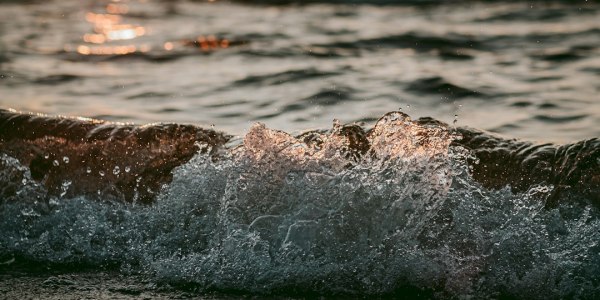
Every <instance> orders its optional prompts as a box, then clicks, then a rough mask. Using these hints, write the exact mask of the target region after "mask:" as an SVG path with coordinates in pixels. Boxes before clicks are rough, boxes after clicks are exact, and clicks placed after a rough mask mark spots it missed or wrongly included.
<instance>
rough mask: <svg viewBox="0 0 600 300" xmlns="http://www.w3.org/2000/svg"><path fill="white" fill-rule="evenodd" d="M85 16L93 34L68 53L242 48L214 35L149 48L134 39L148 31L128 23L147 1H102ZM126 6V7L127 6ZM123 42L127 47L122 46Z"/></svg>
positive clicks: (102, 53) (84, 38) (209, 50)
mask: <svg viewBox="0 0 600 300" xmlns="http://www.w3.org/2000/svg"><path fill="white" fill-rule="evenodd" d="M99 2H100V3H102V2H103V3H107V4H104V5H95V6H93V7H94V8H90V9H89V11H87V12H86V13H85V20H86V21H87V22H88V23H89V24H91V25H92V32H88V33H85V34H83V36H82V40H83V42H84V43H85V44H80V45H76V46H73V45H68V44H67V45H65V46H64V49H65V51H67V52H71V51H76V52H77V53H79V54H81V55H126V54H131V53H134V52H141V53H147V52H149V51H151V50H152V49H160V50H163V51H167V52H170V51H173V50H177V49H181V48H192V49H193V48H195V49H197V50H199V51H201V52H211V51H215V50H218V49H225V48H229V47H230V46H232V45H241V44H244V43H242V42H237V43H234V42H232V41H230V40H228V39H224V38H218V37H216V36H214V35H200V36H198V37H196V38H195V39H182V40H177V41H168V40H167V41H164V42H162V43H159V44H158V45H154V47H152V46H151V45H149V44H141V45H140V42H139V41H138V40H137V39H138V38H140V37H143V36H146V35H147V34H148V33H149V30H148V29H147V28H146V27H145V26H143V25H139V24H132V23H130V22H129V21H128V20H127V16H128V14H131V12H132V8H133V7H134V6H135V5H134V2H135V3H136V5H138V6H139V5H145V4H146V2H147V1H146V0H138V1H127V0H104V1H99ZM127 3H129V4H127ZM124 43H126V44H124Z"/></svg>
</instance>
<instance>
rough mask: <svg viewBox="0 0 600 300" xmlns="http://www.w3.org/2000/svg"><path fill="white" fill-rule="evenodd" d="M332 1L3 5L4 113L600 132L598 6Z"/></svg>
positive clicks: (564, 134) (575, 134)
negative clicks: (433, 122) (403, 116)
mask: <svg viewBox="0 0 600 300" xmlns="http://www.w3.org/2000/svg"><path fill="white" fill-rule="evenodd" d="M267 2H268V1H267ZM318 2H319V3H313V4H311V5H298V4H289V3H288V4H283V5H270V4H268V3H267V4H265V3H262V2H261V4H257V3H253V2H250V1H241V2H234V3H231V2H223V1H215V2H204V1H198V2H188V1H157V0H148V1H139V2H138V1H121V2H110V1H51V2H47V1H44V2H35V1H34V2H24V3H21V2H12V1H8V2H4V3H2V4H0V5H1V6H0V18H1V20H2V21H0V22H1V23H0V24H1V26H0V74H1V75H0V89H1V94H0V105H1V106H3V107H5V108H6V107H11V108H15V109H18V110H23V111H34V112H43V113H49V114H61V115H79V116H87V117H98V118H103V119H109V120H116V121H123V122H137V123H147V122H189V123H196V124H204V125H209V124H215V125H216V126H217V127H218V128H220V129H222V130H225V131H228V132H231V133H235V134H241V133H243V132H245V131H246V130H247V129H248V128H249V126H250V124H251V123H253V122H255V121H261V122H265V123H267V124H268V125H269V126H272V127H274V128H280V129H284V130H287V131H295V130H304V129H308V128H325V127H329V126H330V125H331V121H332V119H333V118H338V119H340V120H341V121H342V122H353V121H373V120H374V119H375V118H377V117H378V116H380V115H382V114H383V113H385V112H388V111H391V110H396V109H398V108H402V109H403V110H404V111H406V112H408V113H410V114H411V115H413V116H433V117H436V118H438V119H441V120H445V121H447V122H452V121H453V119H454V118H455V115H457V116H458V122H459V123H458V124H459V125H466V126H472V127H476V128H481V129H488V130H492V131H496V132H500V133H503V134H506V135H508V136H511V137H521V138H527V139H534V140H545V141H555V142H566V141H575V140H579V139H582V138H589V137H594V136H598V135H600V126H598V124H600V98H599V96H598V93H599V91H600V85H599V82H600V55H599V54H600V50H599V49H600V48H599V47H600V46H599V45H600V34H599V33H600V21H599V20H600V7H599V5H598V3H597V2H593V1H575V2H569V3H567V2H560V3H534V4H530V3H503V2H488V3H478V2H460V3H451V4H444V3H438V4H432V5H421V4H413V5H407V4H404V3H402V2H401V1H388V2H385V3H384V4H390V5H369V4H366V3H364V2H363V3H361V2H358V3H353V4H344V3H340V2H341V1H334V2H330V3H327V2H325V1H323V2H321V1H318ZM278 4H281V2H279V1H278Z"/></svg>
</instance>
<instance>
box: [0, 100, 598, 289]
mask: <svg viewBox="0 0 600 300" xmlns="http://www.w3.org/2000/svg"><path fill="white" fill-rule="evenodd" d="M0 155H1V156H0V187H2V189H0V192H1V194H0V197H1V199H2V201H1V202H0V232H2V235H0V258H2V259H3V260H4V261H6V262H7V263H6V264H3V265H0V268H10V265H11V264H14V263H15V261H17V263H20V264H32V263H33V264H49V265H53V266H64V265H68V266H86V267H88V268H89V267H91V268H98V269H100V268H106V267H108V266H111V267H117V268H118V269H119V270H121V271H122V272H125V273H138V274H144V275H145V276H148V277H150V278H152V280H154V281H156V282H160V283H168V284H171V285H175V286H178V285H183V286H188V287H189V286H194V287H195V288H196V289H197V290H198V291H200V292H201V293H203V292H208V291H215V290H216V291H220V292H232V291H235V292H238V293H239V292H242V293H260V294H264V295H296V296H298V295H300V296H301V295H338V296H348V295H362V296H365V295H367V296H374V295H380V296H381V295H388V296H389V295H396V296H400V295H413V296H415V297H421V298H431V297H434V298H454V297H477V298H498V297H517V298H547V297H550V298H595V297H597V296H598V291H599V282H598V278H599V274H600V269H599V266H600V256H598V253H599V250H600V248H599V247H600V245H599V244H598V241H600V218H599V216H600V215H599V211H598V210H599V208H600V202H599V198H598V195H599V194H600V193H599V191H600V171H599V170H600V166H599V165H600V141H599V140H598V139H590V140H585V141H581V142H577V143H573V144H567V145H553V144H533V143H529V142H524V141H518V140H508V139H502V138H499V137H497V136H494V135H491V134H489V133H486V132H483V131H479V130H475V129H468V128H461V127H458V128H456V127H453V126H449V125H447V124H444V123H442V122H439V121H436V120H434V119H429V118H423V119H419V120H411V119H410V117H408V116H407V115H406V114H404V113H401V112H390V113H387V114H385V115H384V116H382V117H381V118H380V119H379V120H378V121H377V122H376V123H375V124H373V126H371V127H368V128H366V127H361V126H358V125H354V124H347V125H343V124H341V123H339V122H335V123H334V125H333V127H332V128H331V129H324V130H315V131H306V132H304V133H302V134H299V135H291V134H288V133H286V132H283V131H278V130H273V129H270V128H267V127H266V126H265V125H263V124H260V123H258V124H255V125H253V126H252V127H251V128H250V130H249V131H248V132H247V134H246V135H245V136H244V137H243V138H240V139H232V138H231V137H230V136H228V135H225V134H222V133H218V132H216V131H213V130H207V129H202V128H199V127H195V126H190V125H178V124H168V125H161V124H157V125H145V126H133V125H119V124H114V123H108V122H103V121H97V120H85V119H75V118H53V117H46V116H39V115H29V114H19V113H16V112H13V111H2V112H1V113H0ZM102 174H104V175H102ZM152 174H157V175H156V176H152ZM143 191H147V192H146V193H144V197H140V195H141V194H142V193H143Z"/></svg>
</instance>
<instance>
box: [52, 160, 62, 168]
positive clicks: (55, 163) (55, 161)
mask: <svg viewBox="0 0 600 300" xmlns="http://www.w3.org/2000/svg"><path fill="white" fill-rule="evenodd" d="M52 165H53V166H55V167H58V166H59V165H60V163H59V162H58V160H56V159H55V160H54V161H53V162H52Z"/></svg>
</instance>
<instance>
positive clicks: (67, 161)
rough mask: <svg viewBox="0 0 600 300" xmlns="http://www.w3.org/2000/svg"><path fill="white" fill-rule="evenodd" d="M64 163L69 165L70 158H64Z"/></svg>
mask: <svg viewBox="0 0 600 300" xmlns="http://www.w3.org/2000/svg"><path fill="white" fill-rule="evenodd" d="M63 161H64V162H65V164H68V163H69V157H68V156H64V157H63Z"/></svg>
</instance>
